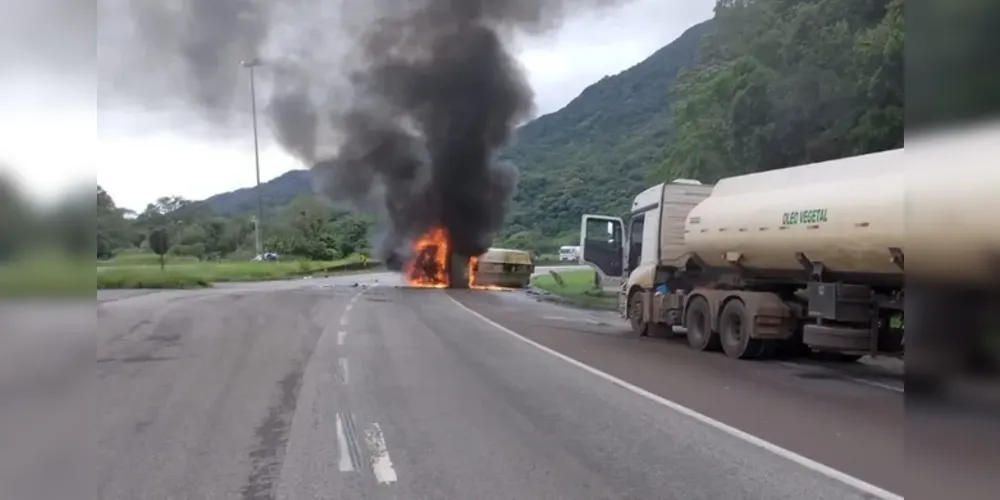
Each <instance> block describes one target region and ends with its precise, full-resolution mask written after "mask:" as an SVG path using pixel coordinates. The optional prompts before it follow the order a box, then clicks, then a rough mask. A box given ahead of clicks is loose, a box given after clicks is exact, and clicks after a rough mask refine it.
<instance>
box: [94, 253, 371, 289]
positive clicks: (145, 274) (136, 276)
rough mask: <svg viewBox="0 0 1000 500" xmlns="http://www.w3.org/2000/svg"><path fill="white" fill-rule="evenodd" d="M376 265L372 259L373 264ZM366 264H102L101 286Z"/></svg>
mask: <svg viewBox="0 0 1000 500" xmlns="http://www.w3.org/2000/svg"><path fill="white" fill-rule="evenodd" d="M373 267H375V265H374V264H373V263H369V268H373ZM364 269H365V268H364V267H363V266H362V265H361V263H360V261H359V260H358V259H355V258H349V259H343V260H338V261H330V262H319V261H290V262H255V261H249V262H246V261H244V262H225V261H224V262H199V261H197V260H195V261H180V262H178V261H169V260H168V262H167V265H166V268H165V269H163V270H161V269H160V265H159V264H140V265H135V264H121V263H111V264H109V265H98V267H97V288H200V287H207V286H211V284H212V283H227V282H249V281H271V280H281V279H290V278H296V277H302V276H312V275H317V276H323V275H329V274H339V273H344V272H349V271H362V270H364Z"/></svg>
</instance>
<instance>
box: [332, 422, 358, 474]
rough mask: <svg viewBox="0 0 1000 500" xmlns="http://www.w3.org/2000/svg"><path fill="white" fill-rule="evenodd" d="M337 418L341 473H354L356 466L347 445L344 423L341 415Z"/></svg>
mask: <svg viewBox="0 0 1000 500" xmlns="http://www.w3.org/2000/svg"><path fill="white" fill-rule="evenodd" d="M336 417H337V448H338V449H339V452H340V472H352V471H354V464H352V463H351V454H350V452H348V448H347V447H348V446H349V445H348V444H347V434H345V433H344V422H343V419H341V418H340V414H339V413H337V414H336Z"/></svg>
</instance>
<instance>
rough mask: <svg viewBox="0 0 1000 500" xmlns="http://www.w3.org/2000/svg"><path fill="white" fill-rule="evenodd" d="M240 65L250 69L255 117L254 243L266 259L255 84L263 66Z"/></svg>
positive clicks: (252, 62)
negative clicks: (258, 72) (255, 69)
mask: <svg viewBox="0 0 1000 500" xmlns="http://www.w3.org/2000/svg"><path fill="white" fill-rule="evenodd" d="M240 65H241V66H243V67H244V68H249V69H250V109H251V114H252V115H253V161H254V167H255V169H256V171H257V188H256V191H257V223H256V224H254V240H255V241H254V242H255V243H256V246H257V255H258V256H260V258H261V260H263V259H264V235H263V229H262V227H261V226H263V225H264V195H263V193H262V192H261V191H262V189H261V186H260V148H259V146H258V142H257V89H256V87H255V83H254V68H256V67H257V66H260V65H261V62H260V60H259V59H249V60H246V61H240Z"/></svg>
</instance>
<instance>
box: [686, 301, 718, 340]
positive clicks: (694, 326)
mask: <svg viewBox="0 0 1000 500" xmlns="http://www.w3.org/2000/svg"><path fill="white" fill-rule="evenodd" d="M711 318H712V308H711V307H709V306H708V301H707V300H705V298H704V297H695V298H693V299H691V302H688V305H687V311H685V312H684V326H685V327H686V328H687V339H688V344H689V345H690V346H691V348H692V349H697V350H699V351H715V350H718V349H719V336H718V335H716V333H715V332H713V331H712V320H711Z"/></svg>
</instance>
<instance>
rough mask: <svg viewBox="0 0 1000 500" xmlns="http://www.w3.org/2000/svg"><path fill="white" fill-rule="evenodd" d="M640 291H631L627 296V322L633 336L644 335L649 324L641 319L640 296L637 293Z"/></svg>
mask: <svg viewBox="0 0 1000 500" xmlns="http://www.w3.org/2000/svg"><path fill="white" fill-rule="evenodd" d="M641 293H642V292H641V291H637V292H633V293H632V295H631V296H629V298H628V322H629V325H631V327H632V335H633V336H635V337H645V336H646V333H647V329H648V326H649V325H648V324H647V323H646V322H644V321H643V320H642V296H641V295H639V294H641Z"/></svg>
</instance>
